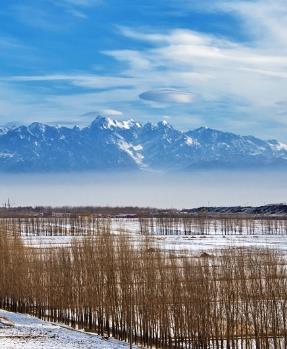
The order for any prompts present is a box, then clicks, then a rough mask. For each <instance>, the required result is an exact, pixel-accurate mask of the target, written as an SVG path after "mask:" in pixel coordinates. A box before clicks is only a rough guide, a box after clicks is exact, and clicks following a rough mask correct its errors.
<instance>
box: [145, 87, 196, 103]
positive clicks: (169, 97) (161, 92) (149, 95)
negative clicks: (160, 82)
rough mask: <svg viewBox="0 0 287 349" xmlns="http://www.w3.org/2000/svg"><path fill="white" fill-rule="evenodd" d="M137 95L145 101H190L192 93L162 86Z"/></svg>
mask: <svg viewBox="0 0 287 349" xmlns="http://www.w3.org/2000/svg"><path fill="white" fill-rule="evenodd" d="M139 97H140V98H141V99H143V100H146V101H152V102H159V103H183V104H185V103H191V102H192V101H193V94H192V93H191V92H186V91H180V90H175V89H168V88H162V89H157V90H150V91H146V92H143V93H141V94H140V95H139Z"/></svg>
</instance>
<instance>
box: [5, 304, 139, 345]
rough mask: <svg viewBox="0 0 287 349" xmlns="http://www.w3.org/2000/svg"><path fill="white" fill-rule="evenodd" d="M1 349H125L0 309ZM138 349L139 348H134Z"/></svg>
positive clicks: (85, 334) (93, 337)
mask: <svg viewBox="0 0 287 349" xmlns="http://www.w3.org/2000/svg"><path fill="white" fill-rule="evenodd" d="M0 348H1V349H99V348H101V349H116V348H118V349H125V348H129V345H128V344H126V343H123V342H120V341H116V340H113V339H103V338H102V337H99V336H96V335H93V334H88V333H84V332H80V331H75V330H73V329H71V328H69V327H67V326H60V325H56V324H52V323H49V322H46V321H42V320H38V319H36V318H34V317H31V316H28V315H22V314H18V313H11V312H7V311H4V310H0ZM133 348H136V347H133Z"/></svg>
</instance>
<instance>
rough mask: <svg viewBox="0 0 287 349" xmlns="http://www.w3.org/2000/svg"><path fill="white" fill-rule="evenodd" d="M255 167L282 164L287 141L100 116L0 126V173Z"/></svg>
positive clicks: (286, 155) (286, 157)
mask: <svg viewBox="0 0 287 349" xmlns="http://www.w3.org/2000/svg"><path fill="white" fill-rule="evenodd" d="M258 167H268V168H274V167H286V168H287V144H283V143H280V142H278V141H276V140H269V141H265V140H261V139H258V138H255V137H252V136H239V135H236V134H233V133H229V132H222V131H218V130H214V129H209V128H204V127H202V128H198V129H195V130H190V131H187V132H182V131H179V130H177V129H175V128H173V127H172V126H171V125H170V124H169V123H167V122H165V121H162V122H159V123H157V124H152V123H145V124H142V123H139V122H135V121H134V120H127V121H118V120H112V119H110V118H107V117H102V116H98V117H97V118H96V119H95V120H94V121H93V122H92V123H91V125H90V126H88V127H84V128H79V127H77V126H75V127H73V128H68V127H60V126H57V127H56V126H48V125H45V124H41V123H33V124H31V125H29V126H15V125H14V126H7V127H4V128H1V129H0V171H5V172H47V171H51V172H52V171H85V170H97V171H106V170H113V171H115V170H136V169H152V170H165V171H175V170H189V171H190V170H193V169H200V168H219V169H220V168H225V169H226V168H258Z"/></svg>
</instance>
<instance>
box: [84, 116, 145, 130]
mask: <svg viewBox="0 0 287 349" xmlns="http://www.w3.org/2000/svg"><path fill="white" fill-rule="evenodd" d="M141 126H142V125H141V124H140V123H139V122H135V121H134V120H133V119H129V120H114V119H111V118H110V117H107V116H102V115H99V116H97V118H96V119H95V120H94V121H93V122H92V124H91V128H98V127H100V128H102V129H117V128H118V129H126V130H128V129H130V128H132V127H135V128H140V127H141Z"/></svg>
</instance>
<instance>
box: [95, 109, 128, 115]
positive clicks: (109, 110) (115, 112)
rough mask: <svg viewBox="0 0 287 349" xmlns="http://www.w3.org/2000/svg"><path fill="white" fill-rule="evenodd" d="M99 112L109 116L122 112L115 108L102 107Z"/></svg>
mask: <svg viewBox="0 0 287 349" xmlns="http://www.w3.org/2000/svg"><path fill="white" fill-rule="evenodd" d="M100 114H101V115H104V116H110V117H116V116H122V115H123V113H122V112H121V111H120V110H116V109H103V110H101V112H100Z"/></svg>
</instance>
